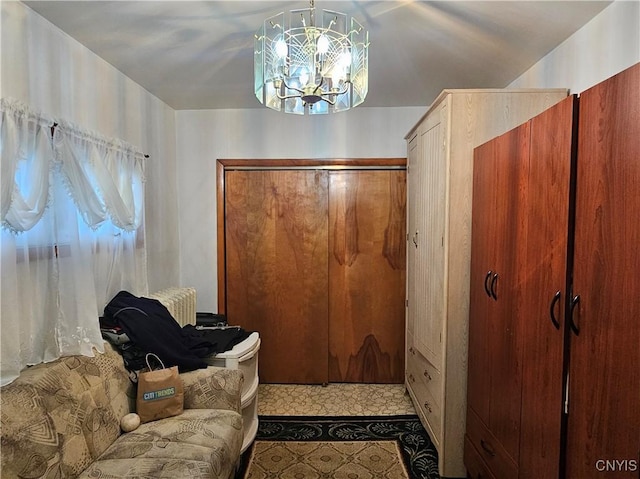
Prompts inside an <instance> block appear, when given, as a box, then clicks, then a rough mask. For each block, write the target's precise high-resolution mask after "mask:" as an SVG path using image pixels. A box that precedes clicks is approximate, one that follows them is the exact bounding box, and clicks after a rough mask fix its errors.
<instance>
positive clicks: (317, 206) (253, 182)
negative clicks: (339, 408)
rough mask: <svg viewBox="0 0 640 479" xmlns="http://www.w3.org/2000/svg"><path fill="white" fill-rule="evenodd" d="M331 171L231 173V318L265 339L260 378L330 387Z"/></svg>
mask: <svg viewBox="0 0 640 479" xmlns="http://www.w3.org/2000/svg"><path fill="white" fill-rule="evenodd" d="M327 178H328V176H327V172H326V171H308V170H289V171H285V170H270V171H233V170H232V171H227V172H226V173H225V215H226V218H225V220H226V227H225V231H226V237H225V241H226V269H227V270H226V273H227V276H226V278H227V284H226V291H227V305H226V312H227V316H228V319H229V321H230V323H231V324H239V325H241V326H243V327H244V328H245V329H248V330H255V331H258V332H259V333H260V336H261V339H262V346H261V349H260V379H261V381H262V382H266V383H273V382H278V383H325V382H327V379H328V376H327V357H328V356H327V349H328V337H327V317H328V294H327V282H328V276H327V271H328V265H327V244H328V238H327V231H328V228H327V217H328V179H327Z"/></svg>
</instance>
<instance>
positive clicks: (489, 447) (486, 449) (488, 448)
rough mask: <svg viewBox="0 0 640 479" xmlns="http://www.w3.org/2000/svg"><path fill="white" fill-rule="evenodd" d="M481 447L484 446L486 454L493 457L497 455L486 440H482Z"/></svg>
mask: <svg viewBox="0 0 640 479" xmlns="http://www.w3.org/2000/svg"><path fill="white" fill-rule="evenodd" d="M480 445H481V446H482V449H484V450H485V452H486V453H487V454H489V455H490V456H491V457H494V456H495V455H496V451H494V450H493V448H492V447H491V446H490V445H489V444H487V442H485V440H484V439H480Z"/></svg>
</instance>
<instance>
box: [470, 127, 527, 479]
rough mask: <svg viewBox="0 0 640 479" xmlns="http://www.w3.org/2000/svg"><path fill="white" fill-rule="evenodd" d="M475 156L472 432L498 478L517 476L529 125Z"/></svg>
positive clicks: (473, 442)
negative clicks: (521, 307)
mask: <svg viewBox="0 0 640 479" xmlns="http://www.w3.org/2000/svg"><path fill="white" fill-rule="evenodd" d="M475 152H476V157H475V162H474V185H473V187H474V192H473V201H474V203H473V220H472V221H473V222H472V228H473V229H472V238H473V241H472V249H471V255H472V256H471V275H472V277H471V305H470V315H469V359H468V360H469V382H468V406H469V409H468V415H467V436H468V437H469V446H467V447H470V445H473V446H474V447H475V451H476V452H475V453H472V451H471V450H469V451H468V452H467V454H468V455H469V456H472V455H473V454H480V455H481V457H483V459H484V460H485V462H486V463H487V465H488V467H489V469H491V471H492V473H493V474H494V475H495V476H496V477H505V478H506V477H509V478H510V477H517V474H518V473H517V468H518V457H519V451H520V412H521V391H522V314H521V311H520V308H519V307H518V304H519V299H520V296H521V294H522V292H521V290H520V284H521V281H522V276H523V275H524V274H525V272H524V271H523V269H524V268H523V267H524V258H525V253H526V251H525V250H524V244H525V233H526V230H525V228H526V221H524V218H525V216H524V210H523V208H524V206H525V205H524V190H525V181H526V178H527V172H528V158H529V124H528V123H526V124H524V125H522V126H520V127H518V128H516V129H514V130H511V131H510V132H508V133H505V134H504V135H502V136H500V137H498V138H496V139H494V140H492V141H491V142H490V143H488V144H485V145H482V146H481V147H478V148H477V149H476V150H475Z"/></svg>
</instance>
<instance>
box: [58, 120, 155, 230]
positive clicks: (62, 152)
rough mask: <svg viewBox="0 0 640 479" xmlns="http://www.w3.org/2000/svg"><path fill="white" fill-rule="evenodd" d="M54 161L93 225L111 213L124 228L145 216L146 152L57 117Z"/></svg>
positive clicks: (79, 208)
mask: <svg viewBox="0 0 640 479" xmlns="http://www.w3.org/2000/svg"><path fill="white" fill-rule="evenodd" d="M53 145H54V151H55V157H56V161H57V162H58V163H59V164H60V167H61V171H62V173H63V174H64V179H65V182H66V184H67V186H68V188H69V194H70V195H71V196H72V198H73V200H74V202H75V204H76V205H77V207H78V210H79V211H80V214H81V215H82V218H83V219H84V221H85V222H86V223H87V225H89V226H90V227H91V228H96V227H97V226H99V225H100V224H101V223H102V222H103V221H105V220H106V219H108V218H110V219H111V221H112V223H113V224H114V225H115V226H117V227H118V228H121V229H123V230H126V231H133V230H135V229H137V228H138V226H140V222H141V220H142V217H143V211H142V204H143V182H144V164H145V161H144V160H145V157H144V154H143V153H142V152H140V151H138V150H136V149H135V148H134V147H133V146H131V145H129V144H127V143H125V142H123V141H122V140H117V139H109V138H105V137H103V136H101V135H98V134H97V133H93V132H89V131H87V130H83V129H81V128H79V127H77V126H75V125H73V124H72V123H69V122H66V121H60V122H59V123H58V125H57V126H56V128H55V132H54V139H53Z"/></svg>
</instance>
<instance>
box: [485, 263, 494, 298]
mask: <svg viewBox="0 0 640 479" xmlns="http://www.w3.org/2000/svg"><path fill="white" fill-rule="evenodd" d="M492 274H493V271H491V270H489V271H487V275H486V276H485V277H484V292H485V293H487V296H489V297H491V291H489V278H490V277H491V275H492Z"/></svg>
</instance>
